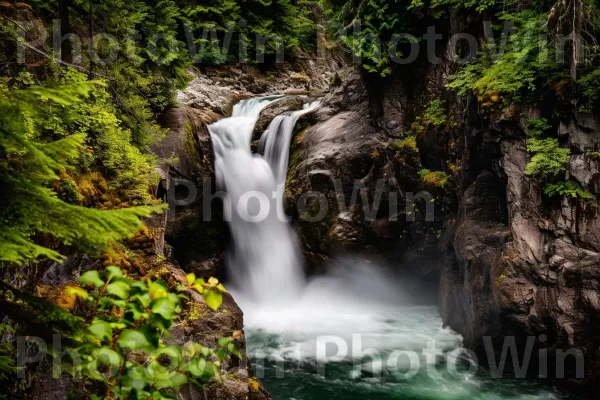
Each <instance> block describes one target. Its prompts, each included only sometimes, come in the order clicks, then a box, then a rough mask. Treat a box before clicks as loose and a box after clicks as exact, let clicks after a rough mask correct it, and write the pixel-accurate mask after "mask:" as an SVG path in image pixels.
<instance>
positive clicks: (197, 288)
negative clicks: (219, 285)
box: [192, 284, 204, 293]
mask: <svg viewBox="0 0 600 400" xmlns="http://www.w3.org/2000/svg"><path fill="white" fill-rule="evenodd" d="M192 288H193V289H196V291H197V292H198V293H204V287H203V286H202V285H198V284H195V285H194V286H192Z"/></svg>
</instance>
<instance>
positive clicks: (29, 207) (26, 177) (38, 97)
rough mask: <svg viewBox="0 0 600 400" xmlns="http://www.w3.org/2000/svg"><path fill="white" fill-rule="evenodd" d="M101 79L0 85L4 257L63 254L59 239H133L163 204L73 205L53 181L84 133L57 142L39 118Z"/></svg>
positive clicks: (0, 239) (87, 244)
mask: <svg viewBox="0 0 600 400" xmlns="http://www.w3.org/2000/svg"><path fill="white" fill-rule="evenodd" d="M97 85H100V83H99V82H94V81H87V82H85V81H84V82H79V83H74V84H70V85H65V86H62V87H54V88H43V87H31V88H28V89H22V90H7V89H6V88H5V89H4V90H1V91H0V108H1V109H2V114H0V186H1V187H2V194H1V195H0V203H1V204H2V208H1V209H0V261H6V262H13V263H24V262H25V261H27V260H30V259H36V258H39V257H48V258H52V259H55V260H57V259H59V258H60V254H59V253H58V252H57V251H56V250H55V249H53V248H51V246H50V245H49V243H52V240H48V239H49V238H54V239H55V240H58V242H59V243H62V244H65V245H75V246H77V247H78V248H80V249H82V250H93V249H94V248H97V247H105V246H106V245H107V244H108V243H111V242H113V241H117V240H122V239H125V238H127V237H128V236H129V235H131V234H132V233H133V232H135V231H136V230H138V229H140V228H141V227H142V226H143V224H142V222H141V220H140V218H142V217H147V216H149V215H151V214H152V213H156V212H161V210H163V209H164V207H148V206H144V207H134V208H125V209H119V210H112V211H100V210H97V209H90V208H85V207H81V206H77V205H73V204H68V203H66V202H64V201H62V200H61V199H59V198H58V196H57V194H56V193H55V191H53V190H52V189H51V187H50V184H51V183H52V182H53V181H56V180H58V175H57V173H58V172H59V171H61V170H65V169H68V168H72V167H73V166H72V163H73V161H74V159H75V157H77V155H78V154H79V153H80V152H81V151H82V149H83V144H84V140H85V136H84V135H82V134H79V135H70V136H66V137H64V138H62V139H58V140H55V139H54V138H52V137H48V136H46V135H45V134H44V132H43V130H41V129H40V127H39V126H38V125H37V124H36V118H37V117H39V115H40V110H43V109H44V108H46V107H49V106H54V107H64V108H66V107H70V106H73V105H74V104H76V103H78V102H81V101H82V98H83V97H85V96H87V95H88V94H89V93H90V92H91V91H92V90H93V88H94V87H96V86H97Z"/></svg>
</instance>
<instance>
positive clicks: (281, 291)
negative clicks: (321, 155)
mask: <svg viewBox="0 0 600 400" xmlns="http://www.w3.org/2000/svg"><path fill="white" fill-rule="evenodd" d="M276 100H277V98H274V97H268V98H259V99H251V100H244V101H242V102H240V103H239V104H238V105H236V106H235V107H234V110H233V114H232V117H231V118H226V119H223V120H221V121H219V122H217V123H215V124H213V125H211V126H209V130H210V134H211V137H212V140H213V144H214V150H215V169H216V174H217V181H218V184H219V187H220V189H221V190H225V191H226V192H227V193H228V195H229V199H230V205H227V204H225V211H226V212H227V211H231V212H230V213H229V215H226V216H227V217H229V218H230V222H229V224H230V227H231V232H232V237H233V246H232V249H231V252H230V253H229V256H228V267H229V269H230V276H231V279H232V281H233V282H232V283H233V292H234V297H235V299H236V300H237V301H238V302H239V304H240V306H241V307H242V309H243V311H244V315H245V317H244V320H245V321H244V325H245V326H246V332H247V334H248V337H247V343H248V354H249V356H250V358H251V359H252V360H253V361H254V363H255V365H254V367H255V371H256V373H257V375H258V377H259V378H261V381H262V382H263V383H264V384H265V385H266V387H267V389H268V390H269V391H270V392H271V393H272V395H273V398H274V399H275V400H283V399H288V400H322V399H328V400H334V399H339V400H342V399H343V400H354V399H355V400H374V399H377V400H413V399H414V400H416V399H419V400H425V399H427V400H434V399H444V400H445V399H456V400H458V399H461V400H462V399H479V400H503V399H528V400H529V399H531V400H533V399H540V400H542V399H544V400H549V399H564V398H567V397H566V396H564V395H563V394H562V393H559V392H556V391H549V390H546V389H544V388H541V387H539V386H536V385H535V384H532V383H531V382H529V381H525V380H514V379H513V380H510V379H491V378H490V376H489V374H488V373H486V372H484V371H482V370H480V371H478V372H476V373H475V374H468V373H458V374H457V373H454V374H451V373H449V372H448V371H450V368H449V366H451V365H453V366H454V368H456V369H457V370H458V371H462V372H465V371H466V370H468V369H469V367H470V366H471V360H470V359H468V358H467V357H462V358H460V357H457V356H456V352H457V351H458V352H459V353H460V350H462V344H461V342H462V338H461V337H460V335H458V334H456V333H455V332H453V331H451V330H450V329H448V328H443V327H442V322H441V319H440V317H439V314H438V311H437V308H436V307H435V306H418V305H413V304H411V303H410V302H409V300H408V299H407V297H406V295H405V293H408V291H407V290H406V289H407V285H405V286H404V288H403V286H402V285H401V284H400V283H399V282H395V281H394V280H393V279H390V277H389V276H386V275H383V274H382V273H381V271H380V270H379V269H378V268H375V267H374V266H373V265H370V264H368V263H361V262H359V261H357V260H356V259H346V260H338V261H337V262H336V263H334V266H333V268H332V269H333V272H332V273H330V274H329V275H328V276H322V277H318V278H315V279H312V280H311V281H309V282H306V281H305V279H304V275H303V272H302V263H301V257H300V254H299V250H298V246H297V243H296V238H295V235H294V233H293V231H292V230H291V228H290V227H289V225H288V224H287V222H286V221H285V219H284V218H283V216H284V214H283V205H282V195H283V189H284V184H285V180H286V171H287V168H288V158H289V146H290V139H291V135H292V131H293V128H294V125H295V124H296V121H297V120H298V118H299V117H300V115H301V114H302V113H305V112H309V111H311V110H312V109H314V107H316V106H317V104H312V105H309V106H307V108H305V109H304V110H302V111H297V112H294V113H291V114H288V115H280V116H278V117H276V118H275V119H274V120H273V121H272V122H271V124H270V125H269V127H268V128H267V130H266V131H265V133H264V134H263V136H262V137H261V140H260V143H259V150H260V153H262V155H253V154H252V153H251V151H250V142H251V138H252V132H253V129H254V125H255V123H256V121H257V120H258V117H259V114H260V111H261V110H262V109H263V108H264V107H265V106H266V105H268V104H269V103H271V102H272V101H276ZM258 198H261V199H262V201H258V200H257V199H258ZM249 199H250V201H249ZM252 200H255V201H252ZM265 209H268V211H269V212H268V213H267V214H264V211H265ZM323 337H327V338H329V340H331V339H332V338H334V339H335V340H334V341H335V343H336V344H335V345H334V347H337V349H338V351H340V350H345V351H341V353H343V354H339V356H338V357H323V355H322V354H321V355H319V351H318V349H319V345H318V342H319V340H320V338H323ZM359 342H360V343H359ZM432 342H433V343H434V344H435V347H436V348H437V349H438V350H440V351H441V354H438V356H437V357H435V358H433V359H431V358H429V357H427V356H426V355H425V353H426V351H425V350H426V349H427V348H428V345H429V343H432ZM344 346H346V347H345V348H344ZM366 348H368V349H369V355H368V356H367V357H366V358H365V357H363V356H364V354H365V353H364V352H363V353H362V354H360V350H363V349H366ZM357 351H359V353H357ZM397 352H404V353H411V354H413V355H414V358H412V359H409V360H408V365H407V363H406V358H399V357H397V356H393V355H394V354H398V353H397ZM394 357H396V358H394ZM457 360H458V362H457ZM413 362H418V364H419V366H420V367H419V369H418V370H417V371H416V372H415V374H414V375H412V376H411V377H410V378H408V379H407V378H406V376H407V375H406V371H405V370H406V368H407V367H412V366H413V365H412V363H413ZM319 365H321V366H323V365H326V369H325V371H319ZM432 371H433V372H432Z"/></svg>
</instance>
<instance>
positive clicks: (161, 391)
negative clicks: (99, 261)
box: [68, 267, 241, 399]
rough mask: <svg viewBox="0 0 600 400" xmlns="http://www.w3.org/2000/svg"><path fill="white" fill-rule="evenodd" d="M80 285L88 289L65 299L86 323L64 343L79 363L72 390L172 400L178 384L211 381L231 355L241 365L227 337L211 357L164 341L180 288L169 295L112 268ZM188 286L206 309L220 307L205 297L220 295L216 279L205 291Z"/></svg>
mask: <svg viewBox="0 0 600 400" xmlns="http://www.w3.org/2000/svg"><path fill="white" fill-rule="evenodd" d="M80 282H81V284H82V285H84V286H85V287H86V288H87V290H86V289H82V288H78V287H72V288H70V294H72V295H75V296H77V297H78V298H79V299H80V301H81V302H82V303H83V304H84V305H83V307H84V312H85V313H86V314H87V315H88V320H89V323H88V326H87V330H86V332H85V333H84V334H82V335H79V336H75V337H72V338H71V339H72V340H74V341H75V342H76V343H78V346H77V348H76V349H75V351H74V354H71V357H72V358H73V359H74V360H81V361H80V362H76V363H75V364H74V368H73V369H72V370H69V371H68V372H70V373H71V374H72V375H73V376H74V378H75V380H76V381H83V382H82V383H83V385H80V386H79V387H84V388H85V389H83V390H84V392H85V393H83V394H85V395H88V396H90V397H91V398H117V399H130V398H136V399H175V398H176V395H177V391H178V390H179V389H180V388H181V386H183V385H184V384H186V383H194V384H196V385H203V384H205V383H207V382H209V381H211V380H212V379H213V377H215V376H216V375H218V374H219V371H220V370H219V366H220V364H221V362H222V361H224V360H225V359H226V358H227V357H229V355H230V354H233V355H235V356H237V357H238V358H241V354H240V352H239V350H238V349H237V347H236V345H235V344H234V338H233V337H231V338H220V339H219V340H218V343H216V344H217V349H216V350H214V349H212V348H208V347H204V346H202V345H200V344H198V343H191V344H189V345H187V346H186V347H185V348H183V347H181V346H179V345H177V344H169V345H167V344H166V343H165V342H164V340H163V338H164V337H170V334H169V329H170V328H171V327H172V326H173V325H174V324H175V323H176V321H177V319H178V318H179V316H180V314H181V312H182V310H183V308H184V306H185V305H186V303H187V302H188V301H189V300H188V298H187V296H186V294H185V290H186V289H185V288H184V287H183V286H180V287H178V292H177V293H174V292H172V291H170V290H169V288H168V287H167V286H166V285H165V284H163V283H161V282H153V281H148V282H143V281H136V280H131V279H128V278H127V277H126V276H125V275H124V274H123V272H122V271H121V270H120V269H119V268H118V267H108V268H106V270H105V273H104V276H103V277H101V276H100V273H99V272H98V271H88V272H86V273H84V274H83V275H82V276H81V279H80ZM188 282H191V284H192V286H191V288H188V290H189V289H200V291H201V292H202V294H203V295H204V297H205V299H206V301H207V303H208V304H209V305H210V304H212V305H211V306H212V307H213V309H217V308H218V307H219V306H220V303H221V301H220V300H219V301H216V300H215V299H214V297H212V298H210V296H212V295H211V293H217V292H218V293H219V294H220V291H221V290H223V291H224V288H223V287H222V285H220V284H219V283H218V281H216V279H214V278H211V280H209V283H208V284H205V283H200V282H199V280H198V281H197V280H196V279H195V277H194V276H189V277H188ZM209 298H210V299H209ZM87 381H95V382H98V383H100V384H101V387H100V389H99V387H98V386H97V385H95V386H91V385H85V383H86V382H87ZM98 395H101V397H98Z"/></svg>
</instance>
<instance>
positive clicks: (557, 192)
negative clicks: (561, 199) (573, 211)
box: [544, 181, 594, 200]
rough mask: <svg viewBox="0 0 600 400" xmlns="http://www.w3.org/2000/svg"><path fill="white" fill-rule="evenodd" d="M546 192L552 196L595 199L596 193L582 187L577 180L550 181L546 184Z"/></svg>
mask: <svg viewBox="0 0 600 400" xmlns="http://www.w3.org/2000/svg"><path fill="white" fill-rule="evenodd" d="M544 193H545V194H547V195H548V196H550V197H553V196H569V197H572V198H581V199H587V200H593V199H594V195H592V194H591V193H590V192H588V191H587V190H585V189H584V188H582V187H581V185H579V184H578V183H577V182H574V181H566V182H558V183H548V184H546V186H544Z"/></svg>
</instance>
